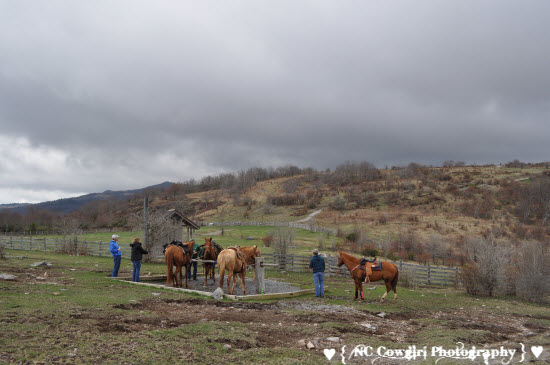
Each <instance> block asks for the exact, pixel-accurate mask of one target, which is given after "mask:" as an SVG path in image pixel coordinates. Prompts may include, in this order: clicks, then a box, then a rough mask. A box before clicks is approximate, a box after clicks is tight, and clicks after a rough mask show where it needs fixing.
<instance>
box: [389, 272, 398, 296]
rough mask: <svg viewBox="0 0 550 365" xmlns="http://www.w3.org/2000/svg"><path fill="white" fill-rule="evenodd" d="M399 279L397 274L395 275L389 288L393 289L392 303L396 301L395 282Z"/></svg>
mask: <svg viewBox="0 0 550 365" xmlns="http://www.w3.org/2000/svg"><path fill="white" fill-rule="evenodd" d="M398 279H399V272H396V273H395V276H394V277H393V280H392V281H391V288H392V289H393V301H394V302H395V301H397V280H398Z"/></svg>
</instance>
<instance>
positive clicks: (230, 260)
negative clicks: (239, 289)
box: [218, 247, 246, 295]
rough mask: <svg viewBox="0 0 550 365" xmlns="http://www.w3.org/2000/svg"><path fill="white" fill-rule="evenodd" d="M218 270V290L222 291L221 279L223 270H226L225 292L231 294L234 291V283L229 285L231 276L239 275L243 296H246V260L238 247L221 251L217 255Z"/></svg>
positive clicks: (223, 273)
mask: <svg viewBox="0 0 550 365" xmlns="http://www.w3.org/2000/svg"><path fill="white" fill-rule="evenodd" d="M218 270H219V275H220V285H219V286H220V288H222V289H223V277H224V275H225V270H227V273H228V274H227V292H228V294H233V292H234V291H235V281H233V285H231V278H233V275H235V274H240V275H241V283H242V286H243V294H244V295H246V289H245V286H244V282H245V275H246V258H245V256H244V254H243V253H242V251H241V249H240V248H239V247H230V248H227V249H225V250H222V252H220V254H219V255H218Z"/></svg>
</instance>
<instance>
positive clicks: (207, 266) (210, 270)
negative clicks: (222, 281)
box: [202, 237, 219, 286]
mask: <svg viewBox="0 0 550 365" xmlns="http://www.w3.org/2000/svg"><path fill="white" fill-rule="evenodd" d="M212 242H213V241H212V237H210V238H205V239H204V257H203V260H212V261H216V260H217V259H218V254H219V252H218V249H217V248H216V247H215V246H214V244H213V243H212ZM202 265H203V268H204V286H206V285H207V282H208V276H210V278H211V279H212V281H213V282H214V283H215V282H216V271H215V270H214V267H215V266H214V265H215V264H214V263H207V262H205V263H203V264H202Z"/></svg>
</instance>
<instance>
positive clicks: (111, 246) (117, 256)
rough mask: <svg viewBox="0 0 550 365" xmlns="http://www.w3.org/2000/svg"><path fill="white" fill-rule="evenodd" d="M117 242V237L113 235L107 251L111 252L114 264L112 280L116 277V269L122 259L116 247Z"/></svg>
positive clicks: (120, 252)
mask: <svg viewBox="0 0 550 365" xmlns="http://www.w3.org/2000/svg"><path fill="white" fill-rule="evenodd" d="M117 241H118V236H117V235H116V234H114V235H113V239H112V240H111V243H110V244H109V251H111V255H113V260H114V262H115V265H114V266H113V273H112V274H111V277H112V278H116V277H117V276H118V269H120V260H121V259H122V251H121V250H120V247H118V243H117Z"/></svg>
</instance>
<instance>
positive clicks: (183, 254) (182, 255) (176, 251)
mask: <svg viewBox="0 0 550 365" xmlns="http://www.w3.org/2000/svg"><path fill="white" fill-rule="evenodd" d="M192 250H193V242H185V243H181V242H180V241H172V242H171V243H170V244H169V245H168V246H166V247H165V251H164V258H165V259H166V269H167V273H166V285H167V286H170V285H172V286H174V287H179V288H181V287H182V283H181V282H182V273H181V268H182V267H185V287H186V288H189V285H188V283H187V269H188V267H189V265H190V264H191V255H190V252H192ZM174 266H175V267H176V271H175V272H172V270H173V269H174Z"/></svg>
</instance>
